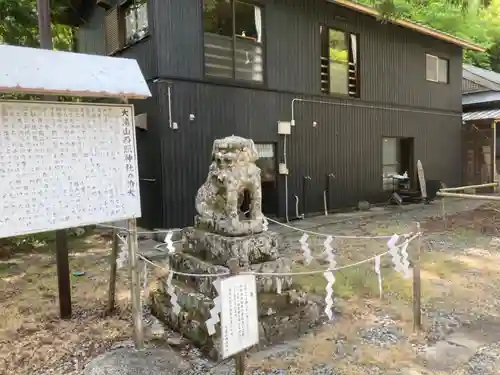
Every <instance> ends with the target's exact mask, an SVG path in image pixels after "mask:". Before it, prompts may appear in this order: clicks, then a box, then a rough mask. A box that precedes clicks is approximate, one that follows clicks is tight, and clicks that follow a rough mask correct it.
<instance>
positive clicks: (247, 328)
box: [220, 275, 259, 358]
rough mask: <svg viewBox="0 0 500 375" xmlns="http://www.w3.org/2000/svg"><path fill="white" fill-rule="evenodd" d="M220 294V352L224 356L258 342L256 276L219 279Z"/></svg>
mask: <svg viewBox="0 0 500 375" xmlns="http://www.w3.org/2000/svg"><path fill="white" fill-rule="evenodd" d="M220 297H221V334H222V356H223V357H224V358H227V357H230V356H232V355H234V354H236V353H238V352H240V351H243V350H245V349H247V348H249V347H251V346H253V345H256V344H258V342H259V329H258V325H259V321H258V313H257V291H256V283H255V276H254V275H238V276H232V277H229V278H227V279H224V280H222V281H221V295H220Z"/></svg>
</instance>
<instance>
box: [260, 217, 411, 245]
mask: <svg viewBox="0 0 500 375" xmlns="http://www.w3.org/2000/svg"><path fill="white" fill-rule="evenodd" d="M266 219H267V220H268V221H270V222H272V223H275V224H278V225H280V226H282V227H285V228H288V229H293V230H296V231H298V232H302V233H306V234H310V235H312V236H318V237H332V238H345V239H362V240H372V239H378V240H388V239H390V238H391V237H392V235H390V236H387V235H386V236H344V235H338V234H326V233H320V232H314V231H311V230H307V229H300V228H297V227H294V226H292V225H290V224H285V223H281V222H279V221H277V220H274V219H270V218H268V217H266ZM411 234H412V233H407V234H406V235H411ZM404 235H405V234H402V236H404Z"/></svg>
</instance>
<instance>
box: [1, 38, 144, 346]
mask: <svg viewBox="0 0 500 375" xmlns="http://www.w3.org/2000/svg"><path fill="white" fill-rule="evenodd" d="M0 54H2V55H3V56H9V58H8V59H1V60H0V93H5V94H12V93H16V94H27V95H43V96H48V95H50V96H55V95H58V96H68V97H73V98H74V97H90V98H110V99H112V98H114V99H115V100H119V101H121V102H122V103H124V104H116V103H115V104H92V103H81V102H79V103H77V102H75V100H74V99H73V100H72V99H70V101H68V102H50V101H37V100H32V101H20V100H19V101H16V100H14V101H2V102H0V128H4V130H5V131H4V132H2V133H0V143H1V144H2V146H3V150H4V151H3V155H0V171H1V172H2V173H3V175H4V176H3V177H4V179H6V178H7V177H9V178H10V181H13V182H12V184H13V186H14V185H15V187H21V186H22V190H25V191H26V192H25V194H28V193H30V192H32V193H33V192H34V191H35V190H37V189H38V190H40V189H39V185H38V184H40V182H41V180H42V179H43V182H44V184H42V188H43V189H45V190H44V191H43V193H46V194H49V193H48V192H49V191H51V189H52V193H51V194H52V195H53V196H56V195H57V194H56V193H61V192H63V190H64V186H63V187H61V186H58V187H53V185H54V181H58V180H59V181H63V180H64V181H76V186H77V187H76V188H75V186H74V185H72V186H71V187H69V188H67V190H64V192H66V194H67V195H64V194H63V195H62V196H61V195H59V196H58V197H59V198H60V201H58V204H52V205H50V204H49V205H47V204H46V201H47V200H45V201H44V202H40V201H37V198H36V194H34V193H33V194H32V198H31V199H32V200H33V205H34V206H33V208H31V209H30V210H43V215H42V216H40V212H42V211H40V212H37V213H36V214H35V213H33V212H34V211H33V212H32V211H29V209H27V208H26V211H23V209H24V208H23V209H20V208H19V207H15V206H9V205H8V204H7V203H8V202H9V199H11V201H14V200H15V199H20V198H19V197H20V196H21V195H18V196H17V198H16V196H15V195H12V196H9V197H8V196H7V194H5V192H4V193H3V195H5V197H4V198H5V199H3V200H2V207H0V237H9V236H15V235H23V234H28V233H36V232H41V231H44V230H61V229H65V228H68V227H72V226H77V225H78V226H80V225H88V224H91V223H93V224H97V223H99V222H103V221H113V220H119V219H127V220H128V240H127V241H128V249H129V261H130V278H131V299H132V311H133V315H134V339H135V343H136V347H137V348H142V347H143V333H142V316H141V306H140V303H141V302H140V285H139V270H138V267H137V254H136V252H137V227H136V218H137V217H140V214H141V212H140V192H139V183H138V181H139V177H138V176H139V171H138V165H137V150H136V142H135V127H134V116H133V106H132V105H129V104H125V103H127V101H128V100H129V99H145V98H148V97H150V96H151V92H150V90H149V87H148V85H147V83H146V81H145V79H144V77H143V75H142V73H141V70H140V68H139V66H138V64H137V61H135V60H132V59H124V58H114V57H105V56H95V55H86V54H77V53H70V52H59V51H51V50H43V49H36V48H28V47H17V46H9V45H0ZM104 121H106V125H109V124H113V127H114V128H113V129H111V130H110V129H107V128H106V129H107V131H108V133H109V132H111V131H113V130H114V131H115V133H113V134H112V135H113V136H109V137H108V141H109V142H108V143H109V150H108V153H107V154H106V153H104V152H102V149H100V152H99V153H98V154H96V153H92V152H94V151H89V150H90V149H91V148H92V147H91V146H94V147H93V149H94V150H95V149H96V148H97V147H95V145H94V144H93V143H92V142H94V141H95V140H96V137H95V134H94V136H93V135H92V134H93V133H92V132H94V133H95V132H97V131H99V132H100V133H99V134H100V135H101V136H102V132H101V131H102V130H104V128H99V125H102V124H104ZM61 124H63V125H64V126H65V127H63V128H62V129H61V128H59V127H57V126H58V125H61ZM45 131H46V133H45ZM64 131H66V132H68V134H69V133H71V134H77V137H78V139H79V141H78V142H73V143H70V142H69V141H66V143H64V141H61V139H62V138H64V135H65V134H63V137H59V138H58V139H59V140H58V141H57V142H59V143H58V144H57V146H56V138H55V137H56V136H57V135H60V134H59V133H60V132H64ZM79 131H80V132H81V133H78V132H79ZM116 131H118V132H120V131H121V133H122V134H121V137H116ZM49 132H50V136H49V135H48V134H49ZM58 132H59V133H58ZM84 132H86V133H85V134H87V136H86V137H85V136H83V135H82V134H84ZM35 133H36V135H34V134H35ZM110 134H111V133H110ZM118 134H120V133H118ZM23 137H24V138H23ZM30 137H31V138H30ZM49 141H50V143H51V144H53V145H52V146H50V145H49ZM113 142H114V143H113ZM63 143H64V144H63ZM76 144H78V148H77V146H76ZM61 145H62V146H61ZM51 147H52V149H51ZM54 147H59V149H58V150H57V152H55V151H54ZM120 147H121V148H120ZM35 149H36V150H37V152H34V150H35ZM9 150H10V151H9ZM22 150H24V152H25V154H23V153H22V152H21V151H22ZM78 152H82V153H84V154H85V152H86V154H85V155H86V157H87V159H85V160H87V161H89V160H90V161H89V163H90V164H91V165H90V167H87V169H85V168H86V167H85V160H83V161H82V162H81V163H80V164H78V163H76V160H80V159H81V158H80V157H79V156H80V155H79V154H78ZM49 153H50V157H51V158H52V159H51V160H52V162H53V163H55V164H54V165H47V160H49ZM90 154H92V155H90ZM70 155H71V156H70ZM89 155H90V156H89ZM110 155H113V156H112V157H111V156H110ZM19 156H22V157H25V160H21V163H24V164H20V167H19V166H18V165H17V164H13V163H12V161H11V158H14V157H15V158H18V157H19ZM120 157H122V159H121V160H119V159H120ZM72 158H73V159H72ZM7 160H8V161H7ZM16 160H18V159H16ZM73 162H74V163H76V164H72V163H73ZM92 163H96V164H92ZM49 164H50V163H49ZM102 164H106V165H113V167H114V168H112V172H109V171H108V173H107V174H106V177H107V178H109V182H110V183H111V182H113V183H112V184H111V185H113V188H111V190H109V191H108V193H109V196H106V197H104V198H103V190H102V189H105V188H106V187H109V185H110V184H106V187H102V186H100V187H99V183H101V185H103V184H105V183H106V181H107V180H106V179H105V178H104V177H102V176H101V175H100V177H102V178H103V179H104V182H99V181H97V180H98V179H94V180H95V184H96V186H95V189H93V190H92V189H89V187H88V186H86V185H85V186H83V187H82V188H81V189H82V190H81V191H80V193H81V192H83V191H85V194H94V195H92V197H93V198H95V199H94V201H92V199H91V202H97V200H98V199H104V200H106V199H108V200H106V202H112V204H114V208H110V209H109V210H108V211H105V210H104V211H105V213H104V214H102V213H99V212H96V211H95V210H94V211H92V209H93V208H92V207H93V206H92V204H91V203H88V202H85V204H87V203H88V205H87V206H86V208H84V209H83V211H79V210H78V209H77V208H81V207H83V206H82V205H83V203H82V202H83V201H84V200H80V201H78V200H77V199H70V198H67V197H70V196H71V197H74V196H75V194H78V190H77V193H75V191H74V190H73V191H71V192H69V191H68V190H69V189H78V186H79V185H78V181H80V184H82V182H81V181H84V180H85V178H86V177H87V176H86V175H85V173H89V172H88V171H89V170H95V169H96V165H97V166H99V165H101V166H102ZM13 165H14V166H13ZM16 166H17V167H16ZM28 168H29V171H30V172H29V173H28V172H27V171H28ZM101 170H103V169H101ZM94 173H95V172H94ZM14 176H15V177H14ZM39 177H40V178H39ZM42 177H43V178H42ZM112 179H114V180H112ZM16 183H17V185H16ZM50 185H52V186H50ZM63 185H64V184H63ZM127 187H128V189H127ZM131 187H133V188H134V189H135V190H133V189H132V188H131ZM99 188H102V189H101V190H99ZM57 189H59V190H57ZM38 190H37V191H36V193H40V191H38ZM89 190H91V192H90V193H89ZM17 191H20V190H19V189H18V190H14V192H17ZM19 194H20V193H19ZM45 198H46V197H45ZM49 202H50V200H49ZM54 202H55V201H54ZM61 202H62V203H63V204H59V203H61ZM109 204H110V206H112V204H111V203H109ZM79 205H80V206H79ZM94 209H95V207H94ZM9 210H11V211H12V210H16V211H15V212H16V216H15V217H14V216H12V212H14V211H12V212H10V216H8V213H9ZM64 210H66V211H64ZM120 210H121V211H120ZM27 212H28V214H27ZM30 215H32V216H30ZM85 215H86V216H85ZM121 215H125V216H121ZM94 218H95V220H94ZM114 240H115V239H114ZM113 254H115V252H114V251H113ZM115 256H116V254H115ZM57 261H58V279H59V302H60V309H61V316H63V315H67V313H68V309H69V313H70V315H71V295H70V291H71V288H70V285H69V282H70V278H69V266H68V264H69V261H68V254H67V252H66V254H65V257H61V256H59V255H58V257H57ZM115 262H116V259H112V260H111V264H112V272H111V274H112V275H113V267H116V266H115V265H114V263H115ZM115 270H116V268H115ZM115 274H116V272H115ZM111 283H113V284H114V280H110V286H111ZM113 286H114V285H113ZM63 307H64V308H63ZM63 310H64V311H63ZM63 313H64V314H63Z"/></svg>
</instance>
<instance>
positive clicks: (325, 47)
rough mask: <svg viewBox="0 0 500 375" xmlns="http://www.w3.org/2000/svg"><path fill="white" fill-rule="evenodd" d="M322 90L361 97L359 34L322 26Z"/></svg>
mask: <svg viewBox="0 0 500 375" xmlns="http://www.w3.org/2000/svg"><path fill="white" fill-rule="evenodd" d="M320 35H321V92H322V93H324V94H342V95H349V96H352V97H359V73H358V64H359V62H358V58H359V56H358V36H357V35H356V34H351V33H347V32H344V31H340V30H335V29H330V28H328V27H325V26H320Z"/></svg>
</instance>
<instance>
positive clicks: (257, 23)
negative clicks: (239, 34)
mask: <svg viewBox="0 0 500 375" xmlns="http://www.w3.org/2000/svg"><path fill="white" fill-rule="evenodd" d="M254 16H255V30H256V31H257V42H259V43H262V11H261V9H260V8H259V7H257V6H254Z"/></svg>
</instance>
